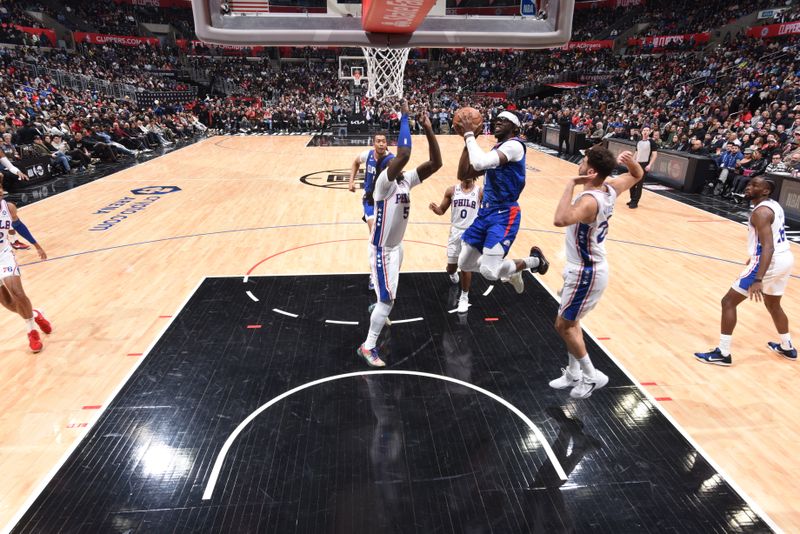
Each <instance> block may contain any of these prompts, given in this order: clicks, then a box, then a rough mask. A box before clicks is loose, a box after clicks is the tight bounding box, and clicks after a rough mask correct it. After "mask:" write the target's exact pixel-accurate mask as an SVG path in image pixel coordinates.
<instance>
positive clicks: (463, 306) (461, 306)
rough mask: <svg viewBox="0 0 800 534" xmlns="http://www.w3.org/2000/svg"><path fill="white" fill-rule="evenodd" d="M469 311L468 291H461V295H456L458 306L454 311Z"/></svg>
mask: <svg viewBox="0 0 800 534" xmlns="http://www.w3.org/2000/svg"><path fill="white" fill-rule="evenodd" d="M467 311H469V293H464V292H463V291H462V292H461V296H460V297H458V308H456V313H467Z"/></svg>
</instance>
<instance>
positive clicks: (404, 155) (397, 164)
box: [386, 100, 411, 182]
mask: <svg viewBox="0 0 800 534" xmlns="http://www.w3.org/2000/svg"><path fill="white" fill-rule="evenodd" d="M400 113H401V115H400V135H398V136H397V155H396V156H395V157H394V158H392V161H390V162H389V166H388V167H387V171H386V177H387V178H388V180H389V181H390V182H394V181H395V180H396V179H397V178H398V177H399V176H400V174H401V173H402V172H403V168H405V166H406V164H407V163H408V160H409V159H411V130H410V128H409V127H408V102H407V101H405V100H403V102H402V104H401V105H400Z"/></svg>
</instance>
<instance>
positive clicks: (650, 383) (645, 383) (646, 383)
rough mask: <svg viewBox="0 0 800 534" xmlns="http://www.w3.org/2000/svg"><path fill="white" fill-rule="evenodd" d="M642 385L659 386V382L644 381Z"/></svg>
mask: <svg viewBox="0 0 800 534" xmlns="http://www.w3.org/2000/svg"><path fill="white" fill-rule="evenodd" d="M642 385H643V386H657V385H658V384H656V383H655V382H642Z"/></svg>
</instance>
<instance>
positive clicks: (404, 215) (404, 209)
mask: <svg viewBox="0 0 800 534" xmlns="http://www.w3.org/2000/svg"><path fill="white" fill-rule="evenodd" d="M410 209H411V208H410V207H408V206H406V207H404V208H403V218H404V219H408V212H409V210H410Z"/></svg>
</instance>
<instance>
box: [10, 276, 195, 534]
mask: <svg viewBox="0 0 800 534" xmlns="http://www.w3.org/2000/svg"><path fill="white" fill-rule="evenodd" d="M207 279H208V277H207V276H203V278H202V279H201V280H200V281H199V282H198V283H197V285H196V286H195V287H194V289H192V290H191V291H190V292H189V294H188V296H187V297H186V298H185V299H184V300H183V302H182V303H180V304H179V305H178V308H177V309H176V310H175V312H174V313H173V314H172V318H171V319H170V320H169V321H167V324H165V325H164V326H163V327H162V328H161V331H160V332H158V334H157V335H156V336H155V337H154V338H153V341H151V342H150V345H149V346H148V347H147V350H145V351H144V352H143V353H142V356H140V357H138V358H137V360H138V361H137V362H136V363H134V364H133V366H132V367H131V370H130V371H129V372H128V374H127V375H126V376H125V377H124V379H122V380H121V381H120V382H119V384H118V385H117V387H116V388H115V389H114V391H113V392H112V393H111V395H110V396H109V397H108V398H107V399H106V401H105V402H104V403H103V405H102V406H103V409H102V410H100V411H99V412H97V415H96V417H95V418H94V421H92V422H91V423H90V424H89V425H87V426H86V428H84V429H83V435H81V436H79V437H76V439H75V442H74V443H73V444H72V445H70V447H69V448H68V449H67V450H66V451H65V452H64V454H63V455H62V456H61V458H60V459H59V460H58V462H56V464H55V465H54V467H53V468H52V469H50V471H48V473H47V474H46V475H45V476H44V477H43V478H42V479H41V480H40V482H39V483H38V484H36V485H35V486H34V488H33V490H32V492H31V494H30V496H29V497H28V498H27V499H26V500H25V501H24V502H23V503H22V506H21V507H20V508H19V509H18V510H17V512H16V513H15V514H14V515H13V516H11V519H10V520H9V522H8V523H7V524H6V526H5V527H3V530H0V533H2V534H9V533H10V532H11V531H12V530H13V529H14V527H16V526H17V523H19V522H20V520H22V518H23V517H24V516H25V514H26V513H28V510H30V507H31V506H33V503H34V502H36V499H38V498H39V497H40V496H41V494H42V492H44V490H45V488H46V487H47V486H48V485H49V484H50V483H51V482H52V481H53V479H54V478H55V476H56V475H57V474H58V472H59V471H60V470H61V468H62V467H64V464H66V463H67V461H68V460H69V459H70V457H71V456H72V454H73V453H74V452H75V451H76V450H77V448H78V447H79V446H80V445H81V444H82V443H83V442H84V440H85V439H86V437H87V436H88V435H89V432H90V431H91V430H92V429H93V428H94V427H95V426H96V425H97V422H98V421H100V419H101V417H102V416H103V414H104V413H106V411H107V410H108V407H109V406H110V405H111V403H112V402H114V399H115V398H116V397H117V395H119V392H120V391H122V388H124V387H125V385H126V384H127V383H128V381H130V379H131V377H132V376H133V374H134V373H135V372H136V371H137V370H138V369H139V367H140V366H141V365H142V362H144V361H145V359H147V357H148V356H149V355H150V352H151V351H152V350H153V348H155V346H156V344H157V343H158V342H159V341H160V340H161V339H162V338H163V337H164V334H166V332H167V330H168V329H169V328H170V327H171V326H172V324H173V323H174V322H175V320H176V319H177V318H178V315H180V313H181V312H182V311H183V309H184V308H185V307H186V305H187V304H189V301H190V300H191V299H192V297H193V296H194V295H195V294H197V291H198V290H199V289H200V287H201V286H202V285H203V284H204V283H205V281H206V280H207Z"/></svg>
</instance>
